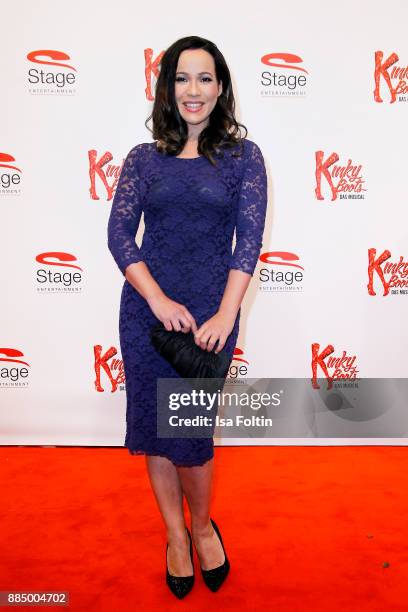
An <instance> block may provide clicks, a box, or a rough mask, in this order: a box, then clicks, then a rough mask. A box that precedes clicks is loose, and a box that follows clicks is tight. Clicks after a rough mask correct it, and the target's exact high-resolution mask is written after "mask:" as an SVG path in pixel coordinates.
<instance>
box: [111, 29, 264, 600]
mask: <svg viewBox="0 0 408 612" xmlns="http://www.w3.org/2000/svg"><path fill="white" fill-rule="evenodd" d="M234 107H235V102H234V96H233V91H232V85H231V78H230V73H229V70H228V67H227V64H226V62H225V60H224V57H223V56H222V54H221V53H220V51H219V50H218V48H217V47H216V46H215V45H214V44H213V43H212V42H210V41H208V40H206V39H203V38H200V37H198V36H189V37H186V38H182V39H180V40H178V41H176V42H175V43H174V44H173V45H171V46H170V47H169V48H168V49H167V51H166V52H165V53H164V55H163V57H162V59H161V64H160V74H159V78H158V81H157V85H156V92H155V101H154V106H153V112H152V115H151V116H150V117H149V118H148V119H147V121H149V119H150V118H153V130H152V134H153V138H154V139H155V142H151V143H142V144H138V145H136V146H135V147H134V148H133V149H132V150H131V151H130V152H129V154H128V155H127V157H126V160H125V163H124V166H123V169H122V173H121V176H120V178H119V181H118V186H117V189H116V193H115V197H114V200H113V203H112V211H111V214H110V218H109V223H108V247H109V249H110V251H111V253H112V255H113V257H114V259H115V261H116V263H117V265H118V267H119V269H120V270H121V272H122V274H123V275H124V276H125V279H126V280H125V281H124V285H123V289H122V295H121V304H120V318H119V334H120V344H121V351H122V358H123V363H124V370H125V378H126V396H127V411H126V422H127V430H126V439H125V446H126V447H127V448H128V450H129V452H130V453H131V454H135V455H137V454H144V455H145V456H146V464H147V470H148V474H149V478H150V482H151V486H152V489H153V492H154V495H155V498H156V500H157V503H158V506H159V509H160V512H161V515H162V517H163V520H164V524H165V527H166V530H167V541H168V544H167V552H166V563H167V569H166V580H167V584H168V586H169V587H170V589H171V590H172V592H173V593H175V594H176V595H177V596H178V597H179V598H181V597H184V596H185V595H186V594H187V593H188V592H189V591H190V590H191V588H192V586H193V583H194V572H193V563H192V552H191V551H192V541H193V542H194V545H195V548H196V551H197V554H198V557H199V561H200V566H201V572H202V576H203V578H204V581H205V583H206V584H207V586H208V587H209V588H210V589H211V590H213V591H216V590H217V589H218V588H219V587H220V586H221V584H222V583H223V581H224V580H225V578H226V576H227V574H228V570H229V560H228V557H227V555H226V553H225V550H224V547H223V543H222V539H221V536H220V533H219V530H218V527H217V525H216V523H215V522H214V521H213V520H212V518H211V517H210V492H211V482H212V474H213V457H214V443H213V439H212V438H193V439H187V438H186V439H181V438H178V439H174V438H173V439H171V438H158V437H157V432H156V411H157V406H156V383H157V379H158V378H173V377H177V376H178V375H177V373H176V372H175V370H174V369H173V368H172V366H171V365H170V364H169V363H168V362H167V361H166V360H165V359H164V358H163V357H161V356H160V355H159V354H158V353H157V351H156V350H155V349H154V347H153V346H152V344H151V341H150V338H149V332H150V329H151V328H152V326H153V325H155V324H157V323H158V322H161V323H162V324H163V325H164V327H165V328H166V329H167V330H175V331H179V332H184V333H189V332H193V333H194V336H195V342H196V344H197V346H199V347H201V349H202V350H206V351H212V350H214V351H215V352H216V353H218V352H219V351H221V350H222V349H224V351H225V352H226V353H227V354H228V356H229V358H230V359H232V355H233V351H234V348H235V345H236V340H237V336H238V331H239V319H240V307H241V302H242V299H243V297H244V295H245V292H246V289H247V287H248V284H249V282H250V280H251V277H252V275H253V272H254V269H255V266H256V263H257V260H258V256H259V252H260V249H261V246H262V235H263V229H264V223H265V213H266V204H267V179H266V172H265V165H264V160H263V157H262V153H261V151H260V149H259V147H258V146H257V145H256V144H255V143H254V142H252V141H250V140H248V139H246V137H244V138H242V136H241V133H240V129H239V125H242V124H238V123H237V121H236V119H235V117H234ZM147 121H146V123H147ZM242 127H244V126H242ZM245 130H246V128H245ZM156 141H157V142H156ZM142 211H143V213H144V224H145V230H144V235H143V241H142V245H141V247H140V248H139V247H138V246H137V244H136V243H135V234H136V232H137V228H138V226H139V221H140V217H141V213H142ZM235 228H236V246H235V250H234V252H233V253H232V252H231V250H232V239H233V234H234V229H235ZM183 495H185V496H186V499H187V503H188V506H189V509H190V513H191V530H192V540H191V535H190V531H189V530H188V529H187V528H186V526H185V519H184V513H183Z"/></svg>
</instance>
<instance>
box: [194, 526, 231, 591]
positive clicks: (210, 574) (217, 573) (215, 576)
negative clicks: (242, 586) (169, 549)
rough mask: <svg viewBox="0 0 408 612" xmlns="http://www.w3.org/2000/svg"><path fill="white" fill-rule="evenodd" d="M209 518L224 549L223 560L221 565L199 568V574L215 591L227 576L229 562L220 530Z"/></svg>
mask: <svg viewBox="0 0 408 612" xmlns="http://www.w3.org/2000/svg"><path fill="white" fill-rule="evenodd" d="M210 520H211V523H212V526H213V527H214V531H215V533H216V534H217V536H218V537H219V539H220V542H221V546H222V550H223V551H224V555H225V561H224V563H223V564H222V565H219V566H218V567H214V568H213V569H209V570H203V568H201V575H202V577H203V579H204V582H205V584H206V585H207V586H208V588H209V589H210V590H211V591H213V592H214V593H215V592H216V591H218V589H219V588H220V586H221V585H222V583H223V582H224V580H225V579H226V577H227V576H228V572H229V570H230V562H229V560H228V557H227V553H226V552H225V548H224V544H223V542H222V537H221V534H220V531H219V529H218V527H217V525H216V524H215V522H214V521H213V520H212V519H210Z"/></svg>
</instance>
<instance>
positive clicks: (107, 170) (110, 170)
mask: <svg viewBox="0 0 408 612" xmlns="http://www.w3.org/2000/svg"><path fill="white" fill-rule="evenodd" d="M97 155H98V153H97V151H96V149H91V150H90V151H88V161H89V178H90V182H91V186H90V188H89V193H90V195H91V199H92V200H99V199H100V198H99V195H98V193H97V187H96V177H99V179H100V180H99V181H98V184H99V185H101V184H102V188H103V190H104V193H105V194H106V201H107V202H109V201H110V200H112V198H113V196H114V193H115V191H116V187H117V185H118V181H119V177H120V173H121V172H122V168H123V164H124V162H125V159H124V158H123V159H122V162H121V163H120V165H117V164H110V163H109V162H110V161H112V159H113V155H112V153H110V152H109V151H105V153H104V154H103V155H101V156H100V157H99V158H98V157H97Z"/></svg>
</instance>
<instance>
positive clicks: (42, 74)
mask: <svg viewBox="0 0 408 612" xmlns="http://www.w3.org/2000/svg"><path fill="white" fill-rule="evenodd" d="M27 59H28V61H29V62H30V63H29V67H28V71H27V81H28V92H29V93H30V94H35V95H45V96H49V95H58V96H73V95H75V94H76V85H77V75H78V73H77V69H76V68H75V66H74V65H73V64H72V62H71V58H70V56H69V55H68V54H67V53H65V52H64V51H57V50H56V49H39V50H37V51H30V52H29V53H27ZM67 61H69V63H67ZM33 64H34V65H33Z"/></svg>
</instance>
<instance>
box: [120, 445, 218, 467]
mask: <svg viewBox="0 0 408 612" xmlns="http://www.w3.org/2000/svg"><path fill="white" fill-rule="evenodd" d="M125 448H127V449H128V451H129V454H130V455H133V456H135V455H153V456H154V457H164V458H165V459H168V460H169V461H171V462H172V463H173V465H175V466H176V467H198V466H201V465H205V464H206V463H207V462H208V461H210V460H211V459H213V458H214V451H213V452H212V454H211V456H210V457H207V459H202V460H200V461H198V460H197V459H195V460H191V461H190V462H186V461H184V462H183V463H180V462H178V461H175V459H174V458H172V457H170V456H169V455H166V454H165V453H157V452H152V451H148V450H144V449H140V448H137V449H134V448H129V447H128V446H125Z"/></svg>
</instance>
